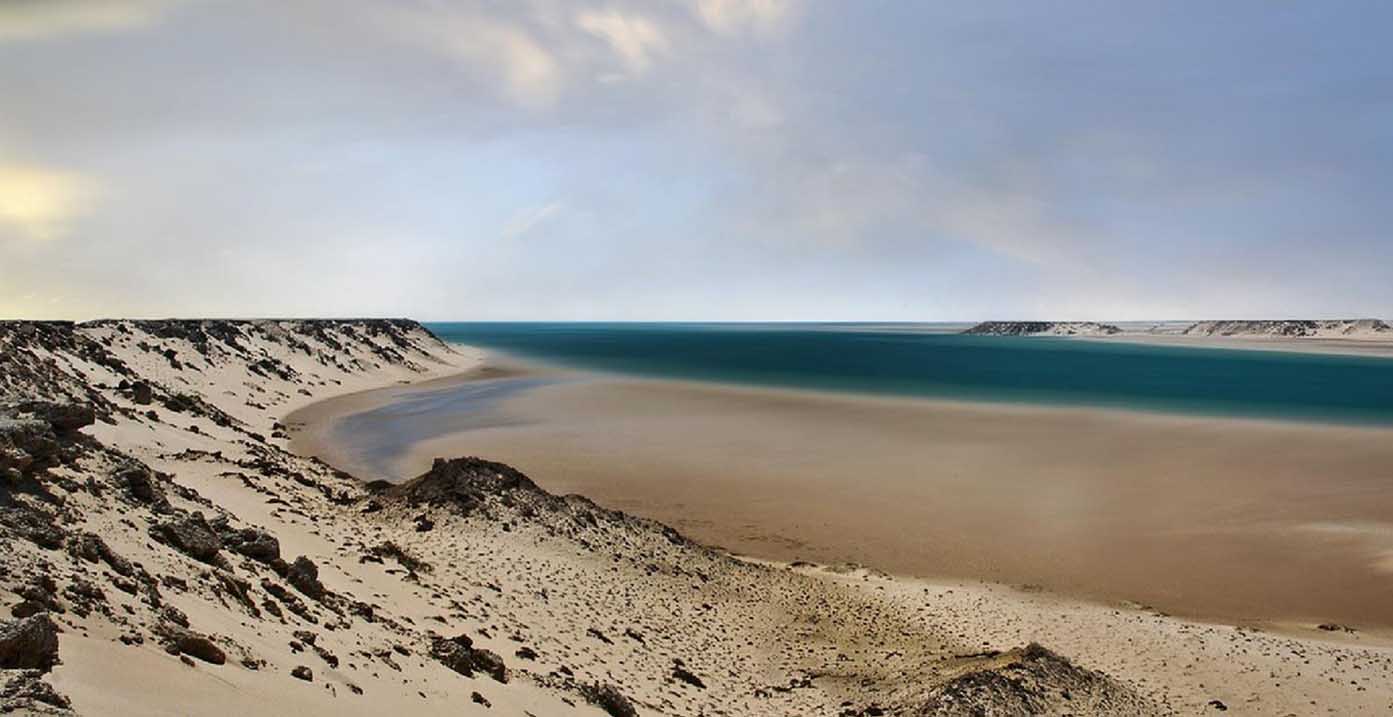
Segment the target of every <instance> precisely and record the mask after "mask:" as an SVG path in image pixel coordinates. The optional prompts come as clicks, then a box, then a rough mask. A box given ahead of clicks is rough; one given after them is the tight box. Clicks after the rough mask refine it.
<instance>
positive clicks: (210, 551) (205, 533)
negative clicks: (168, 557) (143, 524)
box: [150, 513, 222, 564]
mask: <svg viewBox="0 0 1393 717" xmlns="http://www.w3.org/2000/svg"><path fill="white" fill-rule="evenodd" d="M150 534H151V536H152V537H154V538H155V539H156V540H158V541H160V542H162V543H165V544H166V545H168V546H170V547H171V548H174V549H175V550H178V551H179V552H181V553H184V554H185V555H187V556H189V557H191V558H193V559H194V560H198V561H200V562H204V563H209V564H215V563H217V562H218V557H219V553H220V552H221V551H222V538H220V537H219V536H218V534H217V533H215V532H213V529H212V527H210V526H209V525H208V521H207V520H205V519H204V518H203V514H202V513H189V514H186V515H181V516H178V517H176V518H173V519H171V520H168V521H165V522H163V523H158V524H156V525H154V526H151V528H150Z"/></svg>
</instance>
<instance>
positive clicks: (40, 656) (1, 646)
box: [0, 613, 58, 672]
mask: <svg viewBox="0 0 1393 717" xmlns="http://www.w3.org/2000/svg"><path fill="white" fill-rule="evenodd" d="M57 663H58V626H57V625H54V624H53V620H51V619H49V617H48V615H46V614H44V613H39V614H38V615H33V616H31V617H26V618H24V619H21V620H12V621H10V622H7V623H5V624H4V626H0V669H5V670H39V671H41V672H47V671H48V670H49V669H50V668H52V667H53V666H54V665H55V664H57Z"/></svg>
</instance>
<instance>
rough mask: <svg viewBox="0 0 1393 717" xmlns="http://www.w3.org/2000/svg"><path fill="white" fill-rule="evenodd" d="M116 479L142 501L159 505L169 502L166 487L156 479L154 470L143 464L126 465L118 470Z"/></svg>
mask: <svg viewBox="0 0 1393 717" xmlns="http://www.w3.org/2000/svg"><path fill="white" fill-rule="evenodd" d="M115 479H116V482H117V484H119V485H124V486H125V487H126V491H127V492H129V493H130V494H131V497H132V498H135V499H136V500H138V501H140V502H141V503H147V504H155V505H159V504H165V503H167V502H168V500H167V499H166V498H165V495H164V488H162V487H161V486H160V484H159V483H158V482H157V481H156V479H155V474H154V472H153V471H151V470H150V469H149V468H147V467H145V466H143V465H140V464H138V463H132V464H129V465H126V466H124V467H122V468H121V469H120V470H118V471H117V472H116V475H115Z"/></svg>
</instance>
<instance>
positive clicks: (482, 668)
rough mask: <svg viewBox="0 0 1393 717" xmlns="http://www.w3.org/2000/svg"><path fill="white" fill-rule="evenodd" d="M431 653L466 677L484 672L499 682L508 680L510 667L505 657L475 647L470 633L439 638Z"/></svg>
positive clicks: (441, 662)
mask: <svg viewBox="0 0 1393 717" xmlns="http://www.w3.org/2000/svg"><path fill="white" fill-rule="evenodd" d="M430 654H431V657H434V658H435V659H436V660H437V661H439V662H440V664H442V665H444V666H446V667H448V668H450V669H451V670H454V671H455V672H458V673H460V674H461V675H464V676H465V677H473V676H474V673H475V672H483V673H485V674H487V675H488V676H490V677H492V678H493V679H495V680H498V681H499V682H507V681H508V669H507V667H506V666H505V665H504V664H503V658H501V657H499V656H498V655H497V653H494V652H491V651H489V650H483V649H479V648H476V647H474V641H473V640H471V639H470V638H469V636H468V635H459V636H457V637H451V638H437V639H436V640H435V642H434V643H432V644H431V649H430Z"/></svg>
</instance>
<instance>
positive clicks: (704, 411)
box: [290, 369, 1393, 628]
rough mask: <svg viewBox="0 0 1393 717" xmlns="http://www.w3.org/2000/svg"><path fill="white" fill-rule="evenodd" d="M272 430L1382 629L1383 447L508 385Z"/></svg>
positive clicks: (558, 384)
mask: <svg viewBox="0 0 1393 717" xmlns="http://www.w3.org/2000/svg"><path fill="white" fill-rule="evenodd" d="M495 370H497V369H495ZM539 377H540V378H541V379H542V380H541V381H534V382H533V383H531V384H528V385H527V386H524V387H522V388H519V389H518V390H509V389H508V387H507V386H506V385H503V384H505V383H506V382H516V381H518V380H520V379H523V378H528V379H537V378H539ZM491 382H492V383H494V384H496V385H497V387H498V388H499V391H497V392H496V393H495V394H494V396H493V397H492V398H491V399H490V400H489V401H487V402H486V403H484V404H481V405H479V406H478V407H477V410H475V411H473V412H471V413H470V415H468V416H467V417H460V416H454V417H452V418H450V419H448V421H444V422H442V421H440V420H437V419H439V416H433V414H432V413H431V404H432V403H435V402H437V399H438V398H439V395H440V394H441V392H445V394H448V391H449V390H450V387H451V386H468V388H469V390H476V389H477V388H478V387H479V386H480V385H484V384H489V383H491ZM513 385H514V386H516V384H513ZM422 391H427V392H436V394H437V397H436V398H435V399H432V400H430V401H424V402H418V403H417V405H418V407H419V410H415V411H414V412H413V413H411V420H412V421H415V422H416V425H417V426H418V427H419V426H431V429H430V430H429V431H427V433H429V434H430V435H429V436H425V434H421V437H424V440H419V441H413V440H411V439H410V438H409V436H410V434H412V433H413V431H418V430H419V428H417V429H411V428H408V429H407V430H406V431H405V434H406V438H405V439H404V440H399V441H398V442H397V443H393V442H392V441H387V442H385V443H384V442H383V441H381V440H380V439H381V436H383V435H385V433H384V432H390V430H400V429H401V426H402V425H403V424H402V420H403V419H402V417H401V416H400V415H393V414H392V413H391V412H390V411H388V412H386V413H382V412H380V410H379V411H378V412H376V413H374V409H383V408H390V407H392V406H401V405H406V404H405V403H403V402H407V403H409V402H410V401H411V400H412V397H413V396H414V397H416V398H419V397H420V395H421V393H420V392H422ZM456 408H457V407H456ZM450 410H454V409H447V411H446V412H447V413H448V412H449V411H450ZM355 416H356V417H357V418H356V422H353V423H352V424H351V430H344V429H345V426H347V425H350V421H352V420H353V417H355ZM346 418H347V419H350V421H346V420H345V419H346ZM290 420H291V422H292V425H293V424H297V423H298V424H302V425H303V426H304V428H305V430H302V431H300V432H298V433H297V435H296V448H297V450H300V451H304V452H308V453H312V454H317V455H320V456H321V457H324V458H326V459H327V460H329V461H330V462H332V463H334V464H335V465H338V466H340V467H345V468H348V469H349V470H353V467H354V466H376V467H377V468H376V469H375V470H376V471H377V472H379V473H381V474H382V475H381V477H389V478H391V477H395V478H401V477H406V476H410V475H412V474H415V473H417V472H420V471H422V470H424V469H425V468H427V467H428V466H429V464H430V462H431V460H432V459H433V458H434V457H436V456H457V455H466V454H473V455H481V456H486V457H489V458H492V459H495V460H501V461H504V462H507V463H510V464H512V465H515V466H517V467H518V468H520V469H522V470H523V471H524V472H526V473H528V474H529V475H531V476H532V477H533V478H534V479H535V480H537V482H538V483H540V484H541V485H543V486H545V487H546V488H547V489H549V490H552V491H557V492H576V493H582V494H584V495H586V496H588V497H591V498H593V499H595V500H597V501H599V502H600V503H602V504H606V505H610V506H612V507H615V508H619V509H622V510H626V511H628V512H632V513H635V514H639V515H644V516H647V517H652V518H655V519H657V520H660V521H663V522H665V523H668V524H671V525H673V526H675V527H677V528H678V529H679V530H682V531H684V532H686V533H688V534H690V535H691V536H692V537H694V538H696V539H698V540H700V541H703V542H708V543H712V544H716V545H720V546H723V547H725V548H728V549H730V550H733V551H736V552H739V553H743V554H749V555H754V556H759V557H765V558H771V559H781V560H794V559H807V560H813V561H817V562H823V563H835V562H842V561H853V562H858V563H862V564H866V565H869V566H872V567H874V568H877V569H880V570H884V571H888V572H892V573H897V574H906V575H917V576H934V577H952V578H977V579H985V580H990V581H998V582H1003V583H1008V584H1013V585H1033V586H1041V587H1043V588H1045V589H1049V590H1053V591H1058V592H1062V593H1065V594H1070V595H1078V596H1082V597H1087V598H1090V599H1096V600H1101V601H1105V602H1134V603H1141V604H1147V605H1151V606H1154V607H1156V608H1157V609H1160V610H1164V611H1167V612H1170V613H1175V614H1182V615H1187V616H1192V617H1198V618H1205V619H1215V620H1220V621H1225V622H1232V623H1239V624H1252V623H1268V624H1273V623H1276V624H1282V623H1294V624H1297V623H1299V624H1307V625H1309V624H1314V623H1319V622H1337V623H1342V624H1347V625H1353V626H1359V627H1364V628H1388V627H1391V626H1393V601H1390V600H1388V596H1389V595H1390V594H1393V592H1391V591H1393V430H1390V429H1383V428H1358V427H1345V426H1328V425H1314V424H1301V423H1286V422H1268V421H1255V420H1237V419H1218V418H1189V417H1176V416H1165V415H1154V414H1145V413H1132V412H1124V411H1105V410H1094V409H1070V408H1047V407H1035V406H1017V405H999V404H975V403H953V402H941V401H926V400H907V399H905V400H902V399H883V398H865V397H858V396H844V395H829V394H818V393H811V392H796V391H784V390H767V389H757V388H745V387H727V386H715V385H709V384H694V383H682V382H670V381H648V380H636V379H624V378H613V377H597V376H590V377H578V376H576V375H559V374H558V375H549V374H546V373H545V372H543V373H540V374H539V373H537V372H536V371H535V370H533V371H532V372H528V373H518V372H516V371H515V370H512V369H509V370H508V371H507V372H506V373H504V374H496V375H493V376H489V375H488V374H487V373H485V374H475V375H472V376H466V377H459V378H455V379H445V380H443V381H441V382H434V383H433V384H432V385H429V386H425V387H412V388H401V389H390V390H388V391H386V392H370V393H366V394H359V395H355V396H349V397H344V398H340V399H334V400H331V401H328V402H324V403H320V404H315V405H314V406H310V407H308V408H307V409H304V410H302V411H300V412H297V413H296V414H294V415H292V416H291V419H290ZM450 421H453V422H454V423H450ZM394 426H395V427H396V428H395V429H393V428H392V427H394ZM398 438H402V436H400V435H399V436H398ZM363 477H377V476H376V475H371V476H363Z"/></svg>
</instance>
